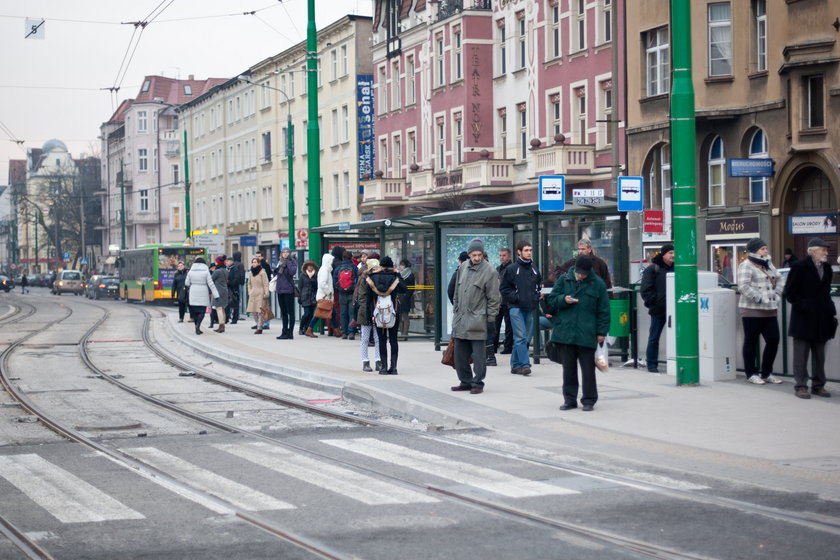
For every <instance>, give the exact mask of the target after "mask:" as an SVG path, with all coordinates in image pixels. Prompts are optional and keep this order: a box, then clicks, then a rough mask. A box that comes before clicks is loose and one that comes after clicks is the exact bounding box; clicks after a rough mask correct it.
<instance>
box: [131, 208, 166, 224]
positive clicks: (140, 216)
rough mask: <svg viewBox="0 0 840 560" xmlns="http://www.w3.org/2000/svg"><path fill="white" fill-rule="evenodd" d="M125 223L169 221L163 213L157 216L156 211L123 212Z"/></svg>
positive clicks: (163, 222) (164, 222) (162, 222)
mask: <svg viewBox="0 0 840 560" xmlns="http://www.w3.org/2000/svg"><path fill="white" fill-rule="evenodd" d="M125 218H126V220H125V221H126V223H127V224H157V223H161V224H166V223H169V220H168V217H167V216H164V215H160V216H158V213H157V212H152V211H148V212H132V211H130V210H129V211H128V212H126V213H125Z"/></svg>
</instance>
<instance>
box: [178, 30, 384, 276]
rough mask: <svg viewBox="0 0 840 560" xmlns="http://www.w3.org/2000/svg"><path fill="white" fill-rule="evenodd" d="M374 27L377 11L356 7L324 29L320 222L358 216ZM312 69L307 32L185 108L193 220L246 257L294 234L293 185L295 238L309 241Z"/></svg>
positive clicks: (272, 252)
mask: <svg viewBox="0 0 840 560" xmlns="http://www.w3.org/2000/svg"><path fill="white" fill-rule="evenodd" d="M370 36H371V33H370V18H369V17H363V16H355V15H348V16H345V17H343V18H341V19H340V20H338V21H336V22H334V23H332V24H331V25H329V26H327V27H325V28H324V29H321V30H319V31H318V58H319V72H318V80H319V81H318V84H319V85H318V104H319V128H320V146H321V149H320V152H319V153H318V154H317V155H316V156H315V157H319V158H320V171H321V182H320V185H319V189H320V199H321V223H322V224H331V223H339V222H354V221H358V220H359V210H358V198H359V196H358V192H359V178H360V173H359V150H358V141H357V130H358V119H357V97H358V93H357V91H358V89H359V82H360V80H361V81H365V80H367V79H368V78H366V76H369V75H370V74H371V62H370V60H371V55H370ZM307 75H308V74H307V69H306V43H305V42H302V43H299V44H297V45H295V46H293V47H291V48H289V49H287V50H285V51H283V52H281V53H279V54H277V55H276V56H272V57H270V58H267V59H265V60H262V61H260V62H258V63H256V64H254V65H253V66H250V67H248V68H247V69H246V70H245V71H243V72H242V74H241V75H240V76H235V77H233V78H231V79H230V80H228V81H227V82H226V83H224V84H221V85H219V86H217V87H216V88H213V89H212V90H210V91H208V92H207V93H206V94H205V95H203V96H201V97H199V98H197V99H195V100H194V101H191V102H189V103H187V104H185V105H183V106H181V107H180V108H179V112H180V115H181V125H182V127H183V128H185V129H186V130H187V136H188V138H189V139H190V141H191V143H192V144H191V145H190V146H189V148H188V150H189V158H190V165H191V167H190V181H191V183H192V204H191V206H192V229H193V230H208V231H217V232H218V233H223V234H224V235H225V236H226V242H225V248H226V252H228V253H231V252H233V251H241V252H242V253H243V259H246V258H248V257H249V256H250V255H252V254H253V253H254V252H255V251H256V250H258V249H262V250H264V251H266V256H267V258H268V259H269V260H270V261H272V262H274V261H276V256H277V255H278V254H279V250H280V248H281V247H283V246H287V245H288V244H289V196H290V193H291V196H292V200H293V201H294V217H295V219H294V222H295V224H294V225H295V230H296V232H295V236H294V238H293V239H291V246H292V247H298V248H301V249H303V248H306V242H305V236H304V235H299V231H300V230H305V229H306V228H307V225H308V214H307V193H308V189H309V183H308V179H307V175H308V173H307V162H308V158H309V157H311V154H309V153H307V126H308V81H307ZM290 122H291V124H292V146H291V155H290V153H289V152H290V150H289V143H288V138H289V136H288V126H289V123H290ZM290 165H291V171H292V173H291V175H292V182H293V185H292V187H291V188H290V187H289V166H290ZM252 243H253V244H252Z"/></svg>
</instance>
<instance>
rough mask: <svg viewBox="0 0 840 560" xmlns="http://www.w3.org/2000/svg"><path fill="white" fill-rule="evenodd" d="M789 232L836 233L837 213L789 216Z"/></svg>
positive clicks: (801, 233)
mask: <svg viewBox="0 0 840 560" xmlns="http://www.w3.org/2000/svg"><path fill="white" fill-rule="evenodd" d="M790 232H791V233H792V234H793V235H817V234H824V233H837V214H814V215H810V216H791V217H790Z"/></svg>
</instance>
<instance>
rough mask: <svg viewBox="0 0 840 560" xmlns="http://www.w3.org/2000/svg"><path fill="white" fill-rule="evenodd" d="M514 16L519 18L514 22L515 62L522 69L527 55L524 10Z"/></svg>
mask: <svg viewBox="0 0 840 560" xmlns="http://www.w3.org/2000/svg"><path fill="white" fill-rule="evenodd" d="M516 17H517V18H519V19H518V20H517V22H516V30H517V34H516V62H517V68H518V69H522V68H525V65H526V63H527V56H528V49H527V48H526V46H525V39H526V35H525V12H519V13H517V14H516Z"/></svg>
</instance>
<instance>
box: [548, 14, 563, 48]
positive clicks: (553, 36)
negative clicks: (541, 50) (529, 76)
mask: <svg viewBox="0 0 840 560" xmlns="http://www.w3.org/2000/svg"><path fill="white" fill-rule="evenodd" d="M549 10H550V11H551V14H550V19H549V22H550V23H549V28H548V57H549V58H557V57H558V56H560V3H559V2H558V3H557V4H555V5H554V6H549Z"/></svg>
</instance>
